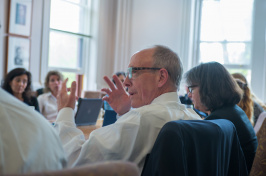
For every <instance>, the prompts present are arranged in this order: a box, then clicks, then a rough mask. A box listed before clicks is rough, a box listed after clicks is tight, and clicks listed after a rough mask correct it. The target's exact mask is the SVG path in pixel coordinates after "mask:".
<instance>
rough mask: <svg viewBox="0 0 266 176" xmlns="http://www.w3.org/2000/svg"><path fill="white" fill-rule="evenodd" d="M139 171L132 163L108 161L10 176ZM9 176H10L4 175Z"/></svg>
mask: <svg viewBox="0 0 266 176" xmlns="http://www.w3.org/2000/svg"><path fill="white" fill-rule="evenodd" d="M138 175H139V170H138V168H137V166H136V164H134V163H130V162H125V161H109V162H101V163H96V164H90V165H85V166H81V167H76V168H72V169H63V170H60V171H49V172H41V173H31V174H15V175H14V174H12V176H138ZM5 176H11V175H5Z"/></svg>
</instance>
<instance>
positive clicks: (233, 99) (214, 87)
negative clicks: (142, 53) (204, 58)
mask: <svg viewBox="0 0 266 176" xmlns="http://www.w3.org/2000/svg"><path fill="white" fill-rule="evenodd" d="M185 78H186V82H187V85H188V89H189V94H188V96H189V97H190V98H191V100H192V102H193V104H194V107H195V108H196V109H198V110H200V111H202V112H205V113H207V114H208V116H207V118H206V119H205V120H214V119H227V120H229V121H231V122H232V123H233V124H234V125H235V127H236V131H237V135H238V138H239V141H240V145H241V147H242V150H243V153H244V155H245V160H246V165H247V169H248V172H250V169H251V166H252V163H253V160H254V157H255V153H256V150H257V146H258V141H257V137H256V135H255V132H254V129H253V127H252V125H251V123H250V121H249V119H248V117H247V115H246V113H245V112H244V111H243V110H242V109H241V108H240V107H239V106H237V103H238V102H239V101H240V99H241V96H242V91H241V89H240V88H239V86H238V85H237V83H236V81H235V80H234V79H233V77H232V76H231V75H230V73H229V72H228V71H227V70H226V69H225V68H224V66H223V65H221V64H220V63H218V62H209V63H204V64H200V65H199V66H196V67H194V68H192V69H191V70H189V71H188V72H187V73H186V75H185Z"/></svg>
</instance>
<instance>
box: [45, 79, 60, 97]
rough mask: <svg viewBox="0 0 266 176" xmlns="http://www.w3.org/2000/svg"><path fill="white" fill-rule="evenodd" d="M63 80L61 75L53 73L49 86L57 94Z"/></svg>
mask: <svg viewBox="0 0 266 176" xmlns="http://www.w3.org/2000/svg"><path fill="white" fill-rule="evenodd" d="M61 84H62V81H61V80H60V78H59V76H57V75H51V76H50V77H49V84H48V87H49V88H50V89H51V92H52V94H54V95H57V93H58V91H59V89H60V88H61Z"/></svg>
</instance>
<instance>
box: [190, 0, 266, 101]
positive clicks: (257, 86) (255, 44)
mask: <svg viewBox="0 0 266 176" xmlns="http://www.w3.org/2000/svg"><path fill="white" fill-rule="evenodd" d="M192 2H193V3H192V4H191V5H192V11H191V13H192V18H191V20H192V25H191V28H192V30H191V36H192V40H191V42H192V44H191V46H192V50H191V51H192V53H191V63H190V64H189V66H191V67H194V66H196V65H198V64H199V43H200V19H201V6H202V0H192ZM193 9H194V10H193ZM265 16H266V1H264V0H254V9H253V27H252V41H251V59H252V60H251V63H250V65H248V66H246V65H231V64H230V65H228V64H224V66H225V67H226V68H230V69H231V68H234V69H243V68H245V69H250V70H251V83H250V87H251V89H252V92H254V93H255V94H256V96H257V97H259V98H260V99H261V100H262V101H263V102H264V103H266V21H265V18H264V17H265Z"/></svg>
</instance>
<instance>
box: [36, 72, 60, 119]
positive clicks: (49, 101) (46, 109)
mask: <svg viewBox="0 0 266 176" xmlns="http://www.w3.org/2000/svg"><path fill="white" fill-rule="evenodd" d="M63 79H64V78H63V75H62V74H61V73H60V72H59V71H56V70H52V71H49V72H48V73H47V75H46V77H45V82H44V85H45V88H44V92H45V93H44V94H41V95H40V96H38V102H39V105H40V112H41V113H42V114H43V115H44V117H45V118H46V119H47V120H49V121H50V122H54V121H55V119H56V116H57V99H56V97H57V95H58V92H59V89H60V88H61V84H62V81H63Z"/></svg>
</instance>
